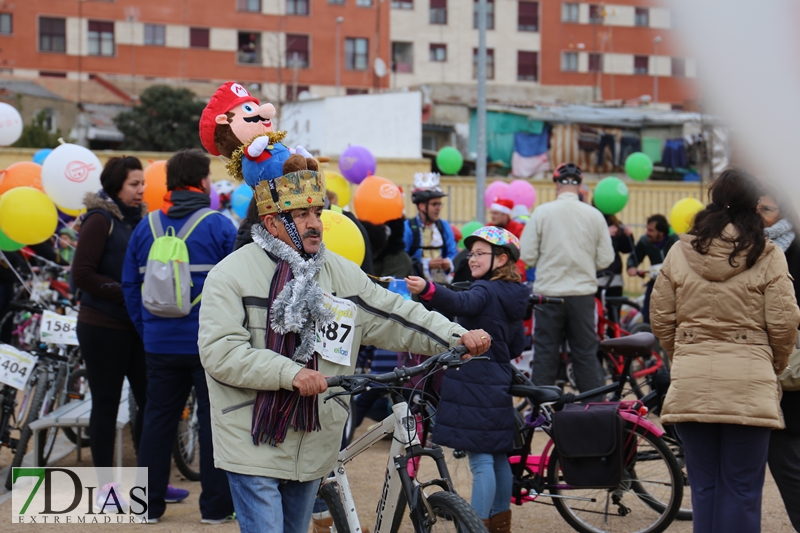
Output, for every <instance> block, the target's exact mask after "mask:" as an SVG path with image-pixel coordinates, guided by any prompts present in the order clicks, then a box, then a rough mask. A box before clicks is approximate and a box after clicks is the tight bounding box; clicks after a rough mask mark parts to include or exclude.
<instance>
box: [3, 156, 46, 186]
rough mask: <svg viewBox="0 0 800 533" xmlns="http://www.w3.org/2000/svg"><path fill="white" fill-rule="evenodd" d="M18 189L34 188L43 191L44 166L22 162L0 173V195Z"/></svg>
mask: <svg viewBox="0 0 800 533" xmlns="http://www.w3.org/2000/svg"><path fill="white" fill-rule="evenodd" d="M16 187H33V188H34V189H39V190H40V191H41V190H42V165H39V164H37V163H33V162H32V161H20V162H19V163H14V164H13V165H9V166H8V168H7V169H5V170H3V171H0V194H3V193H4V192H6V191H8V190H10V189H14V188H16Z"/></svg>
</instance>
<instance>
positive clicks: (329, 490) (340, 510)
mask: <svg viewBox="0 0 800 533" xmlns="http://www.w3.org/2000/svg"><path fill="white" fill-rule="evenodd" d="M319 496H320V498H322V499H323V501H324V502H325V505H326V506H327V507H328V512H329V513H330V514H331V518H332V519H333V527H331V532H332V533H350V524H348V523H347V513H346V512H345V510H344V506H342V499H341V498H340V497H339V491H338V490H337V489H336V484H334V483H325V484H324V485H322V486H321V487H320V488H319Z"/></svg>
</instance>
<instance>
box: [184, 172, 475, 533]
mask: <svg viewBox="0 0 800 533" xmlns="http://www.w3.org/2000/svg"><path fill="white" fill-rule="evenodd" d="M292 157H297V156H292ZM287 164H288V162H287ZM285 168H286V167H284V169H285ZM270 182H271V183H270ZM254 189H255V197H256V199H257V202H258V208H259V214H260V216H261V218H262V220H263V222H262V223H261V224H258V225H255V226H253V241H254V242H253V243H251V244H248V245H246V246H244V247H243V248H241V249H240V250H238V251H236V252H234V253H233V254H232V255H230V256H228V257H227V258H226V259H225V260H223V261H222V262H221V263H219V264H218V265H217V266H216V267H215V268H214V269H213V270H212V271H211V272H210V273H209V275H208V278H207V280H206V283H205V290H204V292H203V306H202V308H201V312H200V334H199V341H198V344H199V347H200V358H201V360H202V363H203V366H204V367H205V370H206V373H207V380H208V389H209V397H210V401H211V422H212V428H213V437H214V460H215V464H216V466H217V467H218V468H221V469H223V470H225V471H227V472H228V478H229V481H230V486H231V494H232V495H233V500H234V506H235V508H236V513H237V518H238V520H239V526H240V528H241V531H242V532H245V533H251V532H253V533H255V532H275V533H305V532H306V531H307V529H308V525H309V522H310V519H311V511H312V505H313V502H314V496H315V495H316V493H317V489H318V487H319V483H320V480H321V479H322V478H323V477H324V476H327V475H328V473H329V472H330V471H331V470H332V469H333V467H334V465H335V462H336V457H337V454H338V452H339V444H340V442H341V437H342V431H343V429H344V423H345V421H346V419H347V415H348V413H347V407H346V404H345V403H344V402H341V401H336V400H338V399H334V401H329V402H323V401H321V398H320V396H319V395H320V394H322V393H324V392H325V390H326V389H327V384H326V382H325V376H331V375H337V374H351V373H353V371H354V367H355V362H356V355H357V351H358V347H359V346H360V345H376V346H380V347H382V348H386V349H388V350H393V351H411V352H415V353H422V354H435V353H438V352H441V351H444V350H445V349H447V348H450V347H452V346H455V345H457V344H464V345H466V347H467V348H468V349H469V351H470V353H471V354H472V355H478V354H481V353H483V352H485V351H486V350H487V349H488V348H489V345H490V343H491V339H490V338H489V335H488V334H487V333H486V332H484V331H482V330H476V331H466V330H464V329H463V328H462V327H461V326H459V325H458V324H453V323H451V322H449V321H447V320H446V319H445V318H444V317H442V316H441V315H439V314H437V313H431V312H428V311H427V310H426V309H425V308H424V307H423V306H422V305H420V304H417V303H414V302H411V301H406V300H403V298H402V297H401V296H399V295H397V294H393V293H391V292H389V291H387V290H385V289H383V288H382V287H380V286H378V285H376V284H374V283H373V282H371V281H370V280H369V279H368V278H367V276H366V275H365V274H364V273H362V272H361V270H360V269H359V268H358V265H356V264H355V263H353V262H351V261H348V260H347V259H344V258H342V257H341V256H339V255H336V254H335V253H333V252H330V251H328V250H326V249H325V246H324V244H323V243H322V232H323V224H322V221H321V213H322V206H323V198H324V196H325V185H324V182H323V180H322V177H321V176H320V175H319V174H318V173H317V172H315V171H311V170H301V171H296V172H290V173H287V174H285V175H283V176H278V177H274V178H273V179H265V180H263V181H261V182H260V183H259V184H258V185H256V186H255V187H254ZM336 216H338V215H336Z"/></svg>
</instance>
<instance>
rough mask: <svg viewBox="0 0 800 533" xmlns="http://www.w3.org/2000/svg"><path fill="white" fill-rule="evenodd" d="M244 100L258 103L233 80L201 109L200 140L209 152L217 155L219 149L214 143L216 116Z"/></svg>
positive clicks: (223, 86) (222, 87)
mask: <svg viewBox="0 0 800 533" xmlns="http://www.w3.org/2000/svg"><path fill="white" fill-rule="evenodd" d="M245 102H255V104H256V105H260V102H259V101H258V98H256V97H255V96H252V95H251V94H250V93H249V92H247V89H245V88H244V87H242V85H241V84H240V83H236V82H234V81H229V82H228V83H226V84H225V85H222V86H221V87H220V88H219V89H217V92H215V93H214V96H212V97H211V100H209V101H208V105H206V107H205V109H203V114H202V115H200V142H201V143H202V145H203V148H205V149H206V150H207V151H208V153H209V154H211V155H219V150H217V147H216V145H215V144H214V130H215V129H216V128H217V116H218V115H224V114H225V113H227V112H228V111H230V110H231V109H233V108H234V107H236V106H237V105H240V104H243V103H245Z"/></svg>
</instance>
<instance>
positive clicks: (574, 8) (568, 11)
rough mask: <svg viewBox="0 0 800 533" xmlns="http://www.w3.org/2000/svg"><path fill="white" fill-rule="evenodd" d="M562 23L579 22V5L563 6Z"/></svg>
mask: <svg viewBox="0 0 800 533" xmlns="http://www.w3.org/2000/svg"><path fill="white" fill-rule="evenodd" d="M561 22H578V4H561Z"/></svg>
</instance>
